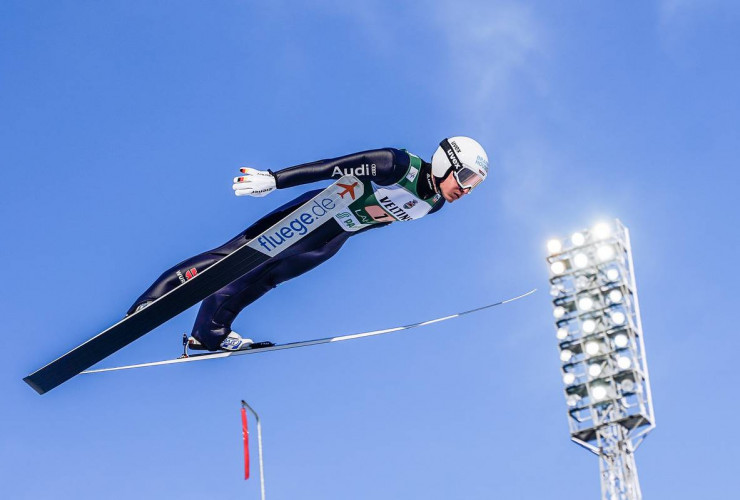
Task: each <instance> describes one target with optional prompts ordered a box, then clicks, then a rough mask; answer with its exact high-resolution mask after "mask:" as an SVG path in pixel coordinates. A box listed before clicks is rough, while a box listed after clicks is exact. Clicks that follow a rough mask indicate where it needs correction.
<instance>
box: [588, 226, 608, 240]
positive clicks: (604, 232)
mask: <svg viewBox="0 0 740 500" xmlns="http://www.w3.org/2000/svg"><path fill="white" fill-rule="evenodd" d="M592 232H593V234H594V236H595V237H596V238H597V239H599V240H603V239H604V238H608V237H609V235H610V234H612V228H611V227H609V224H607V223H606V222H601V223H599V224H596V225H595V226H594V228H593V230H592Z"/></svg>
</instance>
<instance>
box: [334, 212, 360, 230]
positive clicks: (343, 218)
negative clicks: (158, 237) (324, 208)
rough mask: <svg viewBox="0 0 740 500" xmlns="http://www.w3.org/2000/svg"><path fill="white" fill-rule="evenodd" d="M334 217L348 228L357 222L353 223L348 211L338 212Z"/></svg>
mask: <svg viewBox="0 0 740 500" xmlns="http://www.w3.org/2000/svg"><path fill="white" fill-rule="evenodd" d="M335 219H337V220H338V221H340V222H341V223H342V224H344V225H345V226H347V227H348V228H352V227H355V226H356V225H357V224H355V221H354V217H352V213H350V212H339V213H338V214H337V215H336V216H335Z"/></svg>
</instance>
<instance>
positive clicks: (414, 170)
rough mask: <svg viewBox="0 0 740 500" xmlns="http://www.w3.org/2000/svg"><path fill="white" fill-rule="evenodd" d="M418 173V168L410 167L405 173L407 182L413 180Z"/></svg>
mask: <svg viewBox="0 0 740 500" xmlns="http://www.w3.org/2000/svg"><path fill="white" fill-rule="evenodd" d="M418 173H419V169H418V168H416V167H411V170H409V173H408V174H406V178H407V179H408V180H409V182H414V179H416V175H417V174H418Z"/></svg>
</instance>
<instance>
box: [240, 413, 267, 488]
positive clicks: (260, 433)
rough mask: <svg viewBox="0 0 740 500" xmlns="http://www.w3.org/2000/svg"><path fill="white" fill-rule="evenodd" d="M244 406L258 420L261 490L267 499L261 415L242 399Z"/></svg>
mask: <svg viewBox="0 0 740 500" xmlns="http://www.w3.org/2000/svg"><path fill="white" fill-rule="evenodd" d="M242 408H246V409H247V410H249V411H250V412H251V413H252V415H254V419H255V421H256V422H257V447H258V449H259V459H260V491H261V494H262V496H261V498H262V500H265V470H264V466H263V463H262V424H261V423H260V416H259V415H257V412H256V411H254V409H253V408H252V407H251V406H249V404H247V402H246V401H244V400H243V399H242Z"/></svg>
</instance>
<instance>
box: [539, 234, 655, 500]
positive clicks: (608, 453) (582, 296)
mask: <svg viewBox="0 0 740 500" xmlns="http://www.w3.org/2000/svg"><path fill="white" fill-rule="evenodd" d="M547 248H548V251H549V255H548V257H547V262H548V267H549V270H550V291H551V295H552V302H553V316H554V321H555V329H556V337H557V341H558V348H559V351H560V362H561V377H562V381H563V384H564V392H565V402H566V405H567V407H568V426H569V430H570V435H571V439H572V440H573V441H574V442H576V443H577V444H579V445H581V446H583V447H584V448H586V449H587V450H589V451H591V452H593V453H595V454H596V455H598V456H599V464H600V471H601V491H602V498H603V499H608V500H616V499H619V500H639V499H641V498H642V493H641V491H640V485H639V482H638V478H637V468H636V465H635V458H634V452H635V450H636V449H637V447H638V446H639V445H640V444H641V443H642V441H643V440H644V439H645V437H646V436H647V434H648V433H649V432H650V431H652V430H653V429H654V428H655V417H654V414H653V403H652V395H651V392H650V378H649V376H648V368H647V360H646V357H645V343H644V339H643V334H642V323H641V321H640V308H639V303H638V300H637V287H636V284H635V271H634V265H633V262H632V252H631V248H630V239H629V231H628V230H627V228H626V227H625V226H624V225H623V224H622V223H621V222H620V221H619V220H614V221H611V222H601V223H599V224H597V225H595V226H594V227H592V228H591V229H586V230H582V231H577V232H574V233H572V234H571V235H570V237H569V238H559V239H552V240H550V241H549V242H548V244H547Z"/></svg>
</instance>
